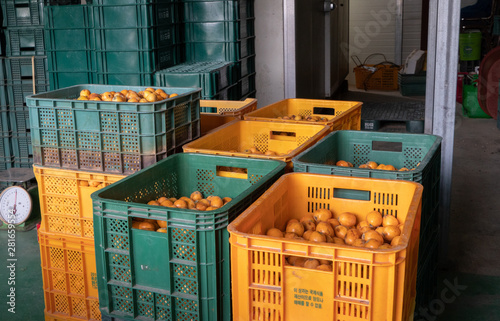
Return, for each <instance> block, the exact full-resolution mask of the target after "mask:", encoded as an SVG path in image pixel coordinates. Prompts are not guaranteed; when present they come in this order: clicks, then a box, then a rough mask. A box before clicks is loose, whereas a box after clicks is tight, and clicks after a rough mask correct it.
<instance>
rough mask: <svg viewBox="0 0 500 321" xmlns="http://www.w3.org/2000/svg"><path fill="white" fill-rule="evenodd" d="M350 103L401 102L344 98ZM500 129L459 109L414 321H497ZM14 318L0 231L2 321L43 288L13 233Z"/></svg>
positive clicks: (39, 297)
mask: <svg viewBox="0 0 500 321" xmlns="http://www.w3.org/2000/svg"><path fill="white" fill-rule="evenodd" d="M356 97H357V98H356ZM342 99H346V100H347V99H348V100H358V99H359V100H363V99H380V101H384V100H387V99H391V101H394V100H396V101H405V99H406V98H404V97H387V96H381V95H380V96H378V95H377V96H376V97H370V96H369V95H367V94H365V93H349V94H348V95H345V96H343V97H342ZM498 164H500V130H499V129H497V127H496V121H495V120H493V119H470V118H464V117H463V116H462V112H461V109H460V106H459V107H458V108H457V115H456V130H455V152H454V161H453V181H452V182H453V183H452V195H451V197H452V198H451V202H452V203H451V212H450V236H449V240H450V242H449V245H450V247H449V256H448V259H447V261H446V262H447V264H445V266H443V267H442V269H441V270H440V276H439V282H438V291H437V294H438V295H437V297H436V300H434V301H432V302H431V304H430V305H429V308H428V309H427V310H425V311H420V316H419V317H418V318H417V319H415V321H417V320H419V321H420V320H438V321H441V320H443V321H444V320H458V321H460V320H467V321H471V320H481V321H487V320H500V255H499V253H500V221H499V220H498V218H497V216H498V214H499V213H500V210H499V209H500V197H499V196H498V195H499V193H498V191H497V188H496V187H498V186H499V185H498V181H499V180H500V166H498ZM16 235H17V238H16V240H17V242H16V244H17V245H16V255H17V258H18V261H17V262H16V264H17V267H16V268H17V269H16V312H17V313H16V314H15V315H14V314H10V313H8V312H7V308H8V306H7V305H6V296H7V294H8V288H9V286H7V279H8V272H9V271H8V269H7V268H6V266H7V264H6V263H7V258H8V256H7V255H8V253H7V251H6V243H7V233H6V232H5V231H0V260H1V262H2V263H1V268H0V298H2V299H1V302H0V303H1V304H0V320H23V321H25V320H43V309H44V301H43V287H42V276H41V268H40V253H39V247H38V243H37V239H36V231H35V230H32V231H29V232H18V233H16Z"/></svg>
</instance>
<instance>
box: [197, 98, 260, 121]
mask: <svg viewBox="0 0 500 321" xmlns="http://www.w3.org/2000/svg"><path fill="white" fill-rule="evenodd" d="M256 109H257V99H253V98H248V99H245V100H243V101H234V100H226V101H222V100H200V112H201V113H202V114H205V115H206V114H218V115H221V116H233V117H237V118H239V119H243V115H245V114H247V113H249V112H251V111H254V110H256Z"/></svg>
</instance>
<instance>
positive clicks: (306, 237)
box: [302, 230, 314, 241]
mask: <svg viewBox="0 0 500 321" xmlns="http://www.w3.org/2000/svg"><path fill="white" fill-rule="evenodd" d="M312 232H314V231H313V230H307V231H305V232H304V234H302V238H303V239H304V240H306V241H309V238H310V236H311V234H312Z"/></svg>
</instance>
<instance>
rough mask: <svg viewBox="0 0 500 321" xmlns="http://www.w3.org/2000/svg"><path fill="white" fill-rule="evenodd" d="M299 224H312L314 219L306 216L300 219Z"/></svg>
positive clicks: (308, 215)
mask: <svg viewBox="0 0 500 321" xmlns="http://www.w3.org/2000/svg"><path fill="white" fill-rule="evenodd" d="M299 222H300V223H304V222H313V223H314V217H313V216H312V215H310V214H307V215H305V216H302V217H301V218H300V221H299Z"/></svg>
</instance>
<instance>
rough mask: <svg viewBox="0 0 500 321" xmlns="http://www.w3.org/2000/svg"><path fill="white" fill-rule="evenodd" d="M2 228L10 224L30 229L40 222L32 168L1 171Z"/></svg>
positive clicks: (0, 214) (4, 228)
mask: <svg viewBox="0 0 500 321" xmlns="http://www.w3.org/2000/svg"><path fill="white" fill-rule="evenodd" d="M0 190H1V193H0V230H7V229H8V228H9V224H12V225H14V228H15V229H16V230H18V231H28V230H31V229H32V228H34V227H35V226H36V224H37V223H38V222H40V203H39V199H38V188H37V186H36V180H35V174H34V173H33V169H32V168H10V169H8V170H6V171H1V172H0Z"/></svg>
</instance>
